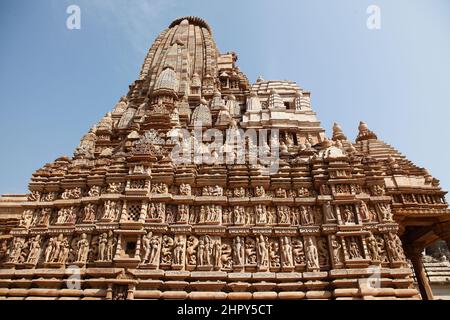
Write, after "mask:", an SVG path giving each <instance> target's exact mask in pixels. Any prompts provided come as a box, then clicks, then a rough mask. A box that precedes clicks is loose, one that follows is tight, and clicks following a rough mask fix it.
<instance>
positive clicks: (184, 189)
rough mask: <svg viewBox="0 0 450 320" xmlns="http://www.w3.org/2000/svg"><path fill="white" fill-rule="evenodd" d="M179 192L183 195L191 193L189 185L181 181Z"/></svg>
mask: <svg viewBox="0 0 450 320" xmlns="http://www.w3.org/2000/svg"><path fill="white" fill-rule="evenodd" d="M180 194H181V195H184V196H190V195H191V185H190V184H187V183H182V184H181V185H180Z"/></svg>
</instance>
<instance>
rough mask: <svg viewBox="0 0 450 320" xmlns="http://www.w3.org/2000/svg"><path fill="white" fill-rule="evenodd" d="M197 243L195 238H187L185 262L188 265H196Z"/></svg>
mask: <svg viewBox="0 0 450 320" xmlns="http://www.w3.org/2000/svg"><path fill="white" fill-rule="evenodd" d="M198 244H199V241H198V239H197V237H195V236H189V238H188V241H187V247H186V260H187V263H188V264H190V265H196V264H197V256H196V254H197V246H198Z"/></svg>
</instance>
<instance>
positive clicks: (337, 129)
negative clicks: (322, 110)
mask: <svg viewBox="0 0 450 320" xmlns="http://www.w3.org/2000/svg"><path fill="white" fill-rule="evenodd" d="M331 139H332V140H333V141H338V140H347V136H346V135H345V134H344V132H343V131H342V128H341V126H340V125H339V124H338V123H336V122H335V123H334V124H333V137H332V138H331Z"/></svg>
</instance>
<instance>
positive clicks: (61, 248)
mask: <svg viewBox="0 0 450 320" xmlns="http://www.w3.org/2000/svg"><path fill="white" fill-rule="evenodd" d="M69 251H70V246H69V241H68V240H67V238H66V237H64V236H63V235H62V234H60V235H59V236H57V237H51V238H49V240H48V243H47V247H46V249H45V253H44V254H45V258H44V262H46V263H58V264H64V263H66V260H67V258H68V257H69Z"/></svg>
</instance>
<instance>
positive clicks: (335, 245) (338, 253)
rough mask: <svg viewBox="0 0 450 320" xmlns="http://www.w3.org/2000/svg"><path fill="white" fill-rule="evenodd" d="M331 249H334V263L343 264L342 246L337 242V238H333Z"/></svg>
mask: <svg viewBox="0 0 450 320" xmlns="http://www.w3.org/2000/svg"><path fill="white" fill-rule="evenodd" d="M331 247H332V248H333V259H334V263H341V252H342V250H341V249H342V246H341V244H340V243H339V242H338V241H337V240H336V237H335V236H333V237H332V240H331Z"/></svg>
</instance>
